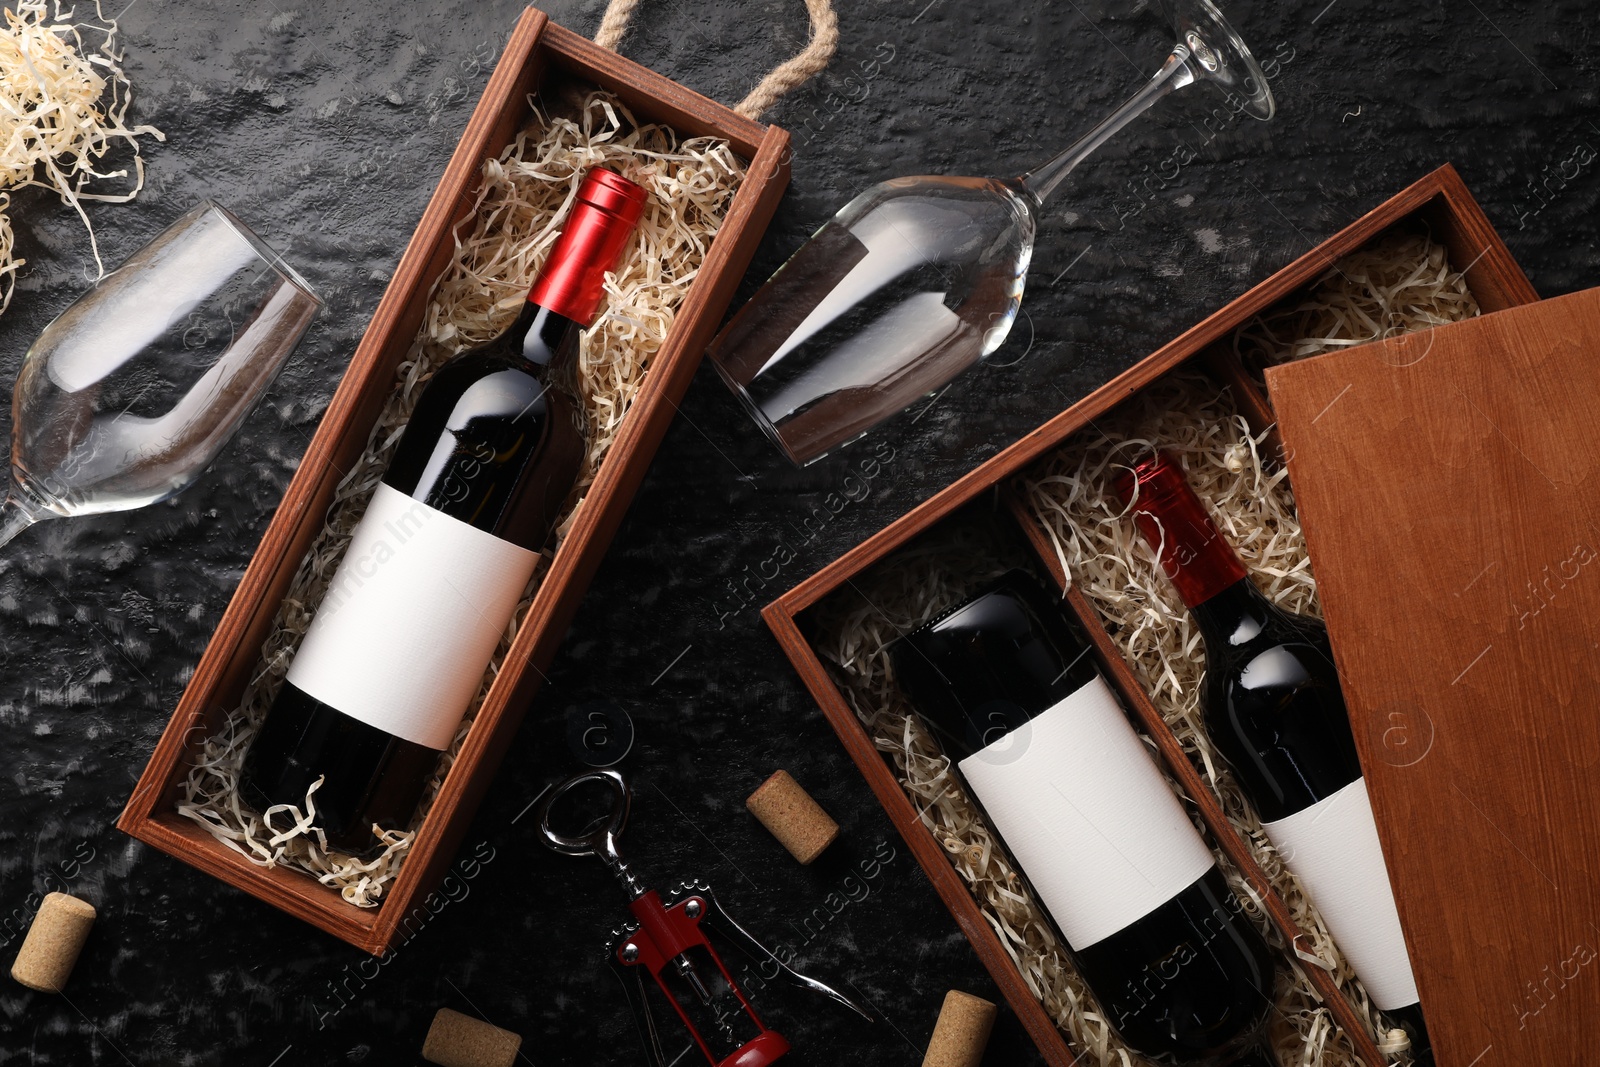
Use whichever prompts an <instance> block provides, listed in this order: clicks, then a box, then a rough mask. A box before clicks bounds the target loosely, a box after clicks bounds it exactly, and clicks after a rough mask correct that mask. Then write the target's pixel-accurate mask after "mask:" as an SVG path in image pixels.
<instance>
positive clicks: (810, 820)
mask: <svg viewBox="0 0 1600 1067" xmlns="http://www.w3.org/2000/svg"><path fill="white" fill-rule="evenodd" d="M744 806H745V807H747V808H749V809H750V814H752V815H754V816H755V817H756V818H757V819H760V820H761V825H762V826H765V827H766V828H767V829H768V830H770V831H772V836H773V837H776V838H777V839H778V842H779V844H781V845H783V847H784V848H786V849H788V850H789V854H790V855H791V856H793V857H794V858H795V859H797V860H799V861H800V862H801V863H802V864H807V863H810V862H811V861H812V860H814V859H816V858H817V857H818V856H820V855H822V850H823V849H825V848H827V847H828V846H829V845H831V844H833V839H834V838H836V837H838V836H839V824H838V823H836V822H834V821H833V820H832V819H830V818H829V817H828V813H827V812H825V811H823V810H822V806H821V805H820V804H818V803H817V802H816V801H815V800H812V799H811V794H810V793H807V792H806V791H805V790H804V789H801V788H800V783H799V782H797V781H795V780H794V779H793V778H791V777H790V776H789V772H788V771H778V772H777V773H776V774H774V775H773V776H772V777H771V778H768V779H767V780H766V781H765V782H762V783H761V788H759V789H757V790H756V791H755V792H754V793H751V794H750V797H749V799H748V800H746V801H745V802H744Z"/></svg>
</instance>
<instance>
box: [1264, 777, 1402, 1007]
mask: <svg viewBox="0 0 1600 1067" xmlns="http://www.w3.org/2000/svg"><path fill="white" fill-rule="evenodd" d="M1261 828H1262V829H1263V830H1265V831H1266V832H1267V837H1268V839H1270V840H1271V841H1272V845H1273V847H1274V848H1276V849H1277V850H1278V852H1279V854H1280V855H1282V856H1283V862H1284V864H1285V865H1286V866H1287V867H1288V868H1289V870H1291V871H1293V872H1294V876H1295V878H1297V879H1299V882H1300V887H1301V888H1302V889H1304V890H1305V891H1306V895H1307V896H1309V897H1310V898H1311V902H1312V903H1313V904H1315V905H1316V906H1317V911H1318V912H1320V913H1321V914H1322V921H1323V922H1324V923H1326V924H1327V926H1328V932H1329V933H1330V934H1332V935H1333V940H1334V943H1335V944H1337V945H1338V946H1339V951H1340V952H1342V953H1344V956H1345V958H1346V959H1347V960H1349V961H1350V966H1352V967H1354V968H1355V972H1356V975H1357V976H1358V977H1360V979H1361V982H1362V984H1363V985H1365V986H1366V987H1367V994H1368V995H1369V996H1370V997H1372V1002H1373V1003H1374V1004H1376V1005H1377V1006H1378V1007H1379V1008H1382V1009H1383V1010H1385V1011H1387V1010H1389V1009H1390V1008H1403V1007H1405V1006H1406V1005H1407V1004H1415V1003H1416V1002H1417V980H1416V978H1415V977H1414V976H1413V975H1412V973H1411V959H1410V957H1408V956H1407V955H1406V939H1405V935H1404V934H1402V933H1401V932H1400V913H1399V912H1398V911H1396V910H1395V906H1394V890H1393V889H1392V888H1391V887H1390V885H1389V869H1388V868H1387V867H1385V866H1384V863H1383V848H1382V847H1381V846H1380V845H1379V844H1378V824H1377V823H1376V822H1374V821H1373V818H1372V801H1371V800H1370V799H1369V798H1368V796H1367V780H1366V779H1365V778H1357V779H1356V780H1355V781H1353V782H1351V783H1350V784H1349V785H1347V786H1345V787H1344V788H1343V789H1341V790H1339V791H1338V792H1337V793H1335V794H1333V795H1332V796H1329V797H1323V798H1322V799H1321V800H1319V801H1317V802H1316V803H1315V804H1313V805H1311V806H1310V807H1309V808H1303V809H1301V810H1300V811H1297V812H1295V813H1294V814H1293V815H1290V816H1288V817H1287V818H1283V819H1279V820H1277V821H1276V822H1267V823H1262V824H1261Z"/></svg>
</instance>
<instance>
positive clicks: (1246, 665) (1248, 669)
mask: <svg viewBox="0 0 1600 1067" xmlns="http://www.w3.org/2000/svg"><path fill="white" fill-rule="evenodd" d="M1117 491H1118V493H1119V494H1120V495H1121V496H1122V498H1123V500H1124V501H1125V502H1128V503H1129V504H1130V505H1131V506H1132V508H1133V515H1134V520H1135V522H1136V523H1137V525H1138V527H1139V530H1140V532H1141V533H1142V534H1143V536H1144V538H1145V540H1146V542H1148V543H1149V544H1150V545H1151V546H1152V548H1154V549H1155V550H1156V552H1157V555H1158V557H1159V560H1160V564H1161V568H1162V570H1163V572H1164V573H1165V574H1166V575H1167V577H1168V578H1169V579H1170V580H1171V581H1172V584H1173V586H1174V587H1175V588H1176V589H1177V591H1178V595H1179V596H1180V597H1181V598H1182V599H1183V602H1184V604H1185V605H1186V606H1187V607H1188V609H1189V614H1190V615H1191V616H1192V617H1193V619H1194V621H1195V623H1196V625H1197V626H1198V627H1199V629H1200V634H1201V636H1202V638H1203V640H1204V642H1205V650H1206V678H1205V690H1204V693H1203V702H1204V717H1205V725H1206V730H1207V733H1209V734H1210V736H1211V739H1212V742H1213V743H1214V744H1215V745H1216V746H1217V750H1218V751H1219V752H1220V753H1221V754H1222V756H1223V758H1224V759H1225V760H1226V761H1227V763H1228V765H1229V766H1230V767H1231V768H1232V769H1233V772H1234V775H1235V776H1236V777H1237V778H1238V780H1239V784H1240V786H1241V788H1242V789H1243V790H1244V793H1245V795H1246V796H1247V797H1249V799H1250V801H1251V803H1252V804H1253V805H1254V806H1255V809H1256V813H1257V815H1258V816H1259V817H1260V819H1261V826H1262V829H1263V830H1265V831H1266V834H1267V838H1268V839H1269V840H1270V841H1271V842H1272V844H1273V847H1275V848H1276V849H1277V850H1278V852H1279V853H1280V854H1281V855H1282V856H1283V859H1284V862H1285V863H1286V864H1287V865H1288V867H1289V869H1290V870H1291V871H1293V872H1294V875H1295V877H1296V878H1297V879H1298V880H1299V882H1300V885H1301V887H1302V888H1303V889H1304V890H1305V891H1306V894H1307V895H1308V896H1309V897H1310V898H1311V900H1312V903H1314V904H1315V905H1316V907H1317V910H1318V911H1319V912H1320V913H1321V914H1322V918H1323V921H1324V922H1326V923H1327V926H1328V932H1329V933H1331V934H1332V935H1333V938H1334V941H1335V942H1336V943H1337V944H1338V946H1339V949H1340V951H1341V952H1343V953H1344V955H1345V957H1346V958H1347V959H1348V960H1349V961H1350V964H1351V966H1352V967H1354V969H1355V971H1356V973H1357V974H1358V975H1359V976H1360V977H1361V980H1362V982H1363V984H1365V986H1366V988H1367V993H1368V995H1369V996H1371V998H1372V1002H1373V1003H1374V1004H1375V1005H1377V1006H1378V1008H1380V1009H1382V1010H1383V1011H1385V1012H1388V1013H1390V1014H1391V1015H1392V1016H1394V1017H1395V1018H1396V1019H1397V1021H1400V1022H1401V1023H1402V1024H1403V1025H1406V1026H1407V1028H1408V1029H1410V1030H1411V1031H1412V1038H1413V1046H1414V1051H1415V1052H1416V1053H1417V1054H1418V1059H1417V1062H1418V1063H1426V1062H1431V1059H1429V1058H1428V1055H1427V1049H1428V1039H1427V1028H1426V1026H1425V1025H1424V1023H1423V1021H1422V1012H1421V1008H1420V1007H1419V1005H1418V998H1417V985H1416V979H1415V978H1414V977H1413V975H1412V971H1411V961H1410V959H1409V957H1408V956H1407V955H1406V945H1405V938H1404V936H1403V935H1402V933H1401V931H1400V916H1399V913H1398V912H1397V911H1396V909H1395V903H1394V891H1393V889H1392V888H1391V887H1390V885H1389V874H1388V869H1387V868H1386V867H1385V865H1384V861H1383V851H1382V848H1381V847H1380V845H1379V843H1378V828H1377V824H1376V823H1375V822H1374V820H1373V817H1372V804H1371V801H1370V800H1369V799H1368V796H1367V785H1366V780H1365V779H1364V778H1363V777H1362V774H1361V763H1360V761H1359V760H1358V759H1357V757H1356V746H1355V738H1354V737H1353V735H1352V734H1351V731H1350V718H1349V715H1348V713H1347V712H1346V710H1345V705H1344V697H1343V695H1342V693H1341V691H1340V688H1339V675H1338V672H1337V671H1336V670H1335V668H1334V663H1333V650H1332V646H1331V645H1330V644H1329V642H1328V631H1327V628H1326V627H1324V626H1323V625H1322V623H1321V622H1319V621H1317V620H1316V619H1312V618H1309V617H1307V616H1305V615H1298V614H1295V613H1292V612H1289V611H1285V610H1284V609H1282V608H1280V607H1278V606H1277V605H1275V604H1273V603H1272V602H1271V601H1269V600H1268V599H1267V598H1266V597H1265V596H1263V595H1262V594H1261V592H1260V591H1259V590H1258V589H1257V588H1256V586H1255V583H1254V582H1252V581H1251V580H1250V578H1249V576H1248V575H1247V574H1246V573H1245V569H1244V566H1243V564H1241V563H1240V562H1239V557H1238V556H1237V555H1235V554H1234V551H1233V548H1232V546H1231V545H1229V543H1228V541H1227V539H1226V538H1225V537H1223V535H1222V532H1221V531H1220V530H1219V529H1218V528H1217V525H1216V523H1214V522H1213V521H1212V519H1211V516H1210V515H1209V514H1208V513H1207V512H1206V509H1205V506H1204V505H1203V504H1202V503H1201V502H1200V498H1199V497H1198V496H1196V495H1195V492H1194V490H1193V489H1192V488H1190V486H1189V483H1188V482H1187V480H1185V478H1184V476H1183V471H1182V468H1181V467H1180V466H1179V465H1178V462H1177V461H1176V460H1175V459H1174V458H1173V457H1171V456H1170V455H1168V454H1166V453H1157V454H1155V455H1153V456H1151V457H1148V458H1146V459H1144V460H1141V461H1140V462H1138V463H1136V464H1135V465H1134V466H1133V467H1132V468H1130V469H1129V470H1127V471H1124V472H1123V473H1122V474H1121V475H1120V476H1119V477H1118V479H1117Z"/></svg>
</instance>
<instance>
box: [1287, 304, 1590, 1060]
mask: <svg viewBox="0 0 1600 1067" xmlns="http://www.w3.org/2000/svg"><path fill="white" fill-rule="evenodd" d="M1267 384H1268V388H1269V391H1270V392H1271V394H1272V398H1273V404H1274V406H1275V408H1276V411H1277V414H1278V419H1279V426H1280V429H1281V431H1282V433H1283V439H1284V444H1285V447H1286V450H1287V455H1288V465H1289V474H1290V478H1291V479H1292V481H1293V483H1294V489H1295V498H1296V502H1297V504H1298V507H1299V511H1300V518H1301V521H1302V523H1303V524H1304V526H1305V533H1306V541H1307V545H1308V547H1309V549H1310V553H1311V559H1312V564H1313V566H1314V568H1315V571H1316V576H1317V581H1318V587H1319V590H1320V595H1321V598H1322V605H1323V609H1324V611H1325V613H1326V615H1327V619H1328V627H1329V631H1330V633H1331V635H1332V638H1333V646H1334V654H1335V658H1336V659H1337V661H1338V667H1339V674H1340V677H1341V679H1342V684H1343V686H1344V690H1345V696H1346V699H1347V701H1348V704H1349V708H1350V716H1351V722H1352V725H1353V726H1354V727H1355V733H1356V742H1357V746H1358V748H1359V750H1360V754H1361V762H1362V765H1363V767H1364V768H1365V771H1366V774H1367V779H1368V783H1369V787H1370V791H1371V794H1372V801H1373V808H1374V811H1375V813H1376V816H1377V820H1378V829H1379V834H1380V836H1381V838H1382V840H1383V845H1384V852H1385V854H1386V856H1387V859H1388V863H1389V873H1390V878H1391V880H1392V882H1393V884H1394V889H1395V896H1396V898H1397V900H1398V902H1399V907H1400V917H1401V921H1402V923H1403V925H1404V927H1405V931H1406V938H1407V942H1408V944H1409V947H1410V951H1411V957H1412V963H1413V966H1414V968H1415V971H1416V976H1417V984H1418V989H1419V991H1420V993H1421V996H1422V1007H1423V1011H1424V1013H1425V1014H1426V1015H1427V1018H1428V1024H1429V1029H1430V1031H1431V1033H1432V1036H1433V1039H1434V1045H1435V1048H1436V1050H1437V1052H1438V1057H1439V1063H1440V1064H1441V1065H1450V1067H1468V1065H1469V1064H1474V1063H1480V1062H1481V1063H1539V1064H1569V1063H1570V1064H1577V1063H1583V1062H1586V1057H1587V1056H1588V1055H1589V1054H1590V1048H1591V1046H1592V1045H1593V1041H1594V1037H1593V1032H1592V1031H1593V1025H1594V1021H1595V1019H1596V1018H1597V1017H1600V955H1597V952H1600V526H1597V525H1596V519H1597V511H1600V475H1597V473H1596V472H1597V471H1600V289H1591V290H1589V291H1587V292H1582V293H1575V294H1573V295H1570V296H1566V297H1560V298H1557V299H1554V300H1546V301H1543V302H1541V303H1536V304H1531V305H1527V306H1524V307H1518V308H1513V309H1510V310H1506V311H1501V312H1496V313H1495V314H1492V315H1486V316H1484V317H1481V318H1477V319H1470V320H1467V321H1465V322H1461V323H1457V324H1453V325H1449V326H1442V327H1439V328H1437V329H1434V330H1431V331H1428V332H1426V333H1421V334H1412V335H1409V336H1407V337H1404V338H1396V339H1394V340H1392V341H1387V342H1379V343H1375V344H1369V345H1365V346H1362V347H1359V348H1353V349H1350V350H1348V351H1344V352H1337V353H1330V354H1328V355H1323V356H1318V357H1315V358H1311V359H1307V360H1303V361H1300V362H1297V363H1291V364H1286V365H1284V366H1281V367H1274V368H1272V369H1270V370H1269V371H1268V372H1267Z"/></svg>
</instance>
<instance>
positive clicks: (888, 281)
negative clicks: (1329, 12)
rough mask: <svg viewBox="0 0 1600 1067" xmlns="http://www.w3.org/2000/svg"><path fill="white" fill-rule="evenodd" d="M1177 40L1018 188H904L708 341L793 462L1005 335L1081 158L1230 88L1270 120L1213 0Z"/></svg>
mask: <svg viewBox="0 0 1600 1067" xmlns="http://www.w3.org/2000/svg"><path fill="white" fill-rule="evenodd" d="M1163 7H1164V8H1165V9H1166V11H1167V14H1168V15H1169V16H1171V19H1172V22H1173V24H1174V25H1175V27H1176V30H1177V41H1176V43H1175V44H1174V45H1173V47H1172V54H1171V55H1170V56H1168V57H1167V61H1166V62H1165V63H1164V64H1163V65H1162V67H1161V69H1160V70H1159V71H1157V72H1156V74H1155V76H1154V77H1153V78H1151V79H1150V81H1149V82H1147V83H1146V84H1145V86H1144V87H1143V88H1142V89H1140V90H1139V91H1138V92H1136V93H1134V94H1133V95H1132V96H1131V97H1129V98H1128V99H1127V101H1125V102H1124V103H1123V104H1122V106H1120V107H1118V108H1117V109H1116V110H1115V111H1113V112H1112V113H1111V114H1110V115H1108V116H1106V118H1105V119H1104V120H1103V121H1102V122H1101V123H1100V124H1099V125H1098V126H1096V127H1094V129H1092V130H1090V131H1089V132H1088V133H1086V134H1085V135H1084V136H1083V137H1081V138H1079V139H1078V140H1077V141H1076V142H1075V143H1073V144H1072V145H1071V146H1070V147H1068V148H1067V149H1066V150H1065V151H1063V152H1062V153H1061V154H1060V155H1058V156H1056V157H1055V158H1054V159H1052V160H1050V161H1049V162H1048V163H1046V164H1045V165H1044V166H1042V167H1040V168H1038V169H1037V170H1035V171H1033V172H1031V173H1029V174H1025V175H1023V176H1022V177H1020V178H949V177H939V176H924V177H915V178H896V179H894V180H892V181H887V182H882V183H880V184H878V185H875V186H873V187H872V188H871V189H868V190H867V191H866V192H864V193H862V194H861V195H860V196H858V197H856V198H855V199H854V200H852V201H850V203H848V204H846V205H845V206H844V208H842V209H841V210H840V211H839V213H838V214H837V215H835V216H834V217H833V218H832V219H831V220H830V221H829V222H828V223H827V224H826V225H824V226H823V227H822V228H821V229H820V230H818V231H817V232H816V233H815V234H814V235H813V236H812V237H811V239H810V240H808V241H807V242H806V243H805V244H803V245H801V246H800V249H799V250H798V251H797V252H795V254H794V255H793V256H792V257H790V259H789V261H788V262H787V263H785V264H784V265H783V266H782V267H781V268H779V270H778V272H777V273H776V274H774V275H773V276H772V277H771V278H770V279H768V281H767V283H766V285H764V286H763V287H762V288H761V289H760V291H758V292H757V293H756V295H755V296H754V297H752V298H751V300H750V302H749V303H747V304H746V305H745V306H744V307H743V308H742V309H740V311H739V313H738V314H737V315H736V316H734V318H733V320H732V321H731V322H729V323H728V325H727V326H726V327H724V328H723V330H722V332H721V333H720V334H718V335H717V338H716V339H715V340H714V341H713V342H712V344H711V348H710V351H709V353H708V354H709V357H710V359H711V362H712V364H713V365H714V366H715V367H716V368H717V370H718V372H719V373H720V374H721V375H722V377H723V380H724V381H726V382H727V383H728V386H729V387H730V388H731V389H732V390H733V391H734V393H735V394H736V395H737V396H738V397H739V398H740V400H741V401H742V402H743V404H744V406H745V408H746V409H747V410H748V411H749V412H750V414H751V415H752V416H753V417H754V418H755V420H756V422H757V423H758V424H760V426H761V428H762V429H763V430H765V431H766V433H767V436H769V437H770V438H772V440H773V441H774V442H775V443H776V444H777V445H778V447H779V448H781V449H782V450H783V452H784V454H785V455H787V456H788V457H789V458H790V459H791V460H793V461H794V462H795V463H797V464H800V465H802V466H803V465H805V464H807V463H812V462H815V461H816V460H818V459H821V458H822V457H823V456H825V455H827V454H828V453H829V452H831V451H833V450H834V449H836V448H838V447H840V446H842V445H845V444H848V443H849V442H851V441H853V440H855V439H856V438H858V437H860V436H861V435H863V434H865V433H866V432H867V431H868V430H870V429H871V428H872V427H874V426H876V425H877V424H878V423H880V422H882V421H883V420H884V419H886V418H888V417H889V416H891V415H894V414H896V413H897V412H900V411H903V410H905V408H906V407H907V406H909V405H910V404H912V403H914V402H915V401H916V400H917V399H918V398H919V397H922V396H925V395H927V394H928V393H931V392H933V391H934V390H937V389H939V388H941V387H942V386H944V385H945V384H946V383H947V382H949V381H950V380H951V379H952V378H954V377H955V376H956V375H957V374H959V373H961V372H962V371H964V370H966V369H967V368H969V367H972V366H974V365H975V364H977V363H979V362H980V361H981V360H983V358H984V357H986V356H987V355H989V353H991V352H993V351H994V350H995V349H997V348H999V347H1000V343H1001V342H1002V341H1004V340H1005V338H1006V334H1008V333H1009V332H1010V331H1011V323H1012V321H1013V320H1014V319H1015V318H1016V315H1017V307H1018V305H1019V304H1020V303H1021V301H1022V287H1023V282H1024V280H1025V279H1026V277H1027V273H1028V260H1029V258H1030V257H1031V255H1032V253H1033V238H1034V231H1035V229H1036V227H1037V218H1038V213H1039V209H1040V207H1041V205H1042V204H1043V203H1044V201H1045V198H1047V197H1048V196H1049V195H1050V193H1051V191H1052V190H1054V189H1055V188H1056V186H1057V185H1059V184H1060V183H1061V180H1062V179H1063V178H1065V177H1066V176H1067V174H1068V173H1069V172H1071V171H1072V169H1073V168H1074V167H1076V166H1077V165H1078V164H1079V163H1081V162H1082V161H1083V160H1084V158H1085V157H1087V156H1088V155H1089V154H1090V153H1091V152H1093V151H1094V150H1095V149H1096V148H1098V147H1100V145H1102V144H1103V143H1105V141H1106V140H1107V139H1109V138H1110V137H1111V136H1112V135H1113V134H1115V133H1116V132H1117V131H1118V130H1120V129H1122V128H1123V127H1124V126H1126V125H1127V124H1128V123H1129V122H1131V121H1133V119H1135V118H1137V117H1138V116H1139V115H1141V114H1143V113H1144V112H1145V111H1146V110H1148V109H1149V108H1150V106H1151V105H1152V104H1154V103H1155V102H1156V101H1157V100H1160V99H1161V98H1162V97H1164V96H1166V95H1167V94H1168V93H1170V92H1172V91H1173V90H1175V89H1180V88H1182V87H1184V86H1187V85H1192V84H1195V83H1197V82H1209V83H1211V84H1213V85H1216V86H1218V87H1219V88H1221V89H1222V90H1223V91H1224V92H1225V93H1226V95H1227V96H1228V98H1229V101H1230V106H1231V107H1232V108H1233V109H1234V110H1235V111H1237V112H1240V113H1243V114H1248V115H1251V116H1252V117H1254V118H1258V119H1263V120H1265V119H1270V118H1271V117H1272V115H1273V110H1274V106H1273V102H1272V93H1271V91H1270V90H1269V89H1268V88H1267V79H1266V76H1265V75H1264V74H1262V72H1261V68H1260V67H1259V66H1258V65H1257V64H1256V61H1255V59H1254V58H1253V57H1252V56H1251V55H1250V50H1249V49H1248V48H1247V47H1245V43H1244V42H1243V41H1242V40H1240V38H1239V35H1238V34H1237V33H1235V32H1234V30H1233V28H1232V27H1231V26H1230V25H1228V21H1227V19H1225V18H1224V17H1223V16H1222V12H1220V11H1218V10H1217V8H1216V5H1215V4H1213V3H1212V2H1211V0H1169V2H1166V3H1164V4H1163Z"/></svg>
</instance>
